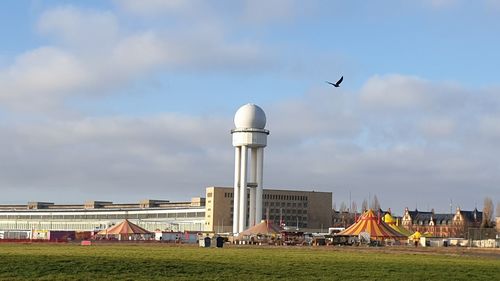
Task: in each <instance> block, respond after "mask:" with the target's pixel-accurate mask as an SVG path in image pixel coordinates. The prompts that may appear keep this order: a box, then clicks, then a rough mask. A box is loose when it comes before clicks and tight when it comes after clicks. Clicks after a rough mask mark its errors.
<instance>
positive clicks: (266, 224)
mask: <svg viewBox="0 0 500 281" xmlns="http://www.w3.org/2000/svg"><path fill="white" fill-rule="evenodd" d="M280 231H281V230H280V228H279V227H278V226H276V225H274V224H273V223H271V222H270V221H266V220H263V221H262V222H261V223H259V224H256V225H254V226H252V227H250V228H248V229H247V230H245V231H242V232H241V233H240V235H239V236H252V235H267V236H270V235H276V234H279V233H280Z"/></svg>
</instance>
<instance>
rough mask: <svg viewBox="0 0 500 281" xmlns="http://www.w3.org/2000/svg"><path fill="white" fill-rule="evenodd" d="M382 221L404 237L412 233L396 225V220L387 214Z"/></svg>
mask: <svg viewBox="0 0 500 281" xmlns="http://www.w3.org/2000/svg"><path fill="white" fill-rule="evenodd" d="M383 220H384V222H385V223H386V224H388V225H389V226H390V227H391V228H392V229H394V230H396V231H397V232H399V233H401V234H403V235H405V236H406V237H408V236H410V235H411V234H412V232H410V231H409V230H407V229H406V228H404V227H402V226H400V225H398V224H396V220H395V219H394V218H393V217H392V216H391V214H389V213H387V214H385V215H384V217H383Z"/></svg>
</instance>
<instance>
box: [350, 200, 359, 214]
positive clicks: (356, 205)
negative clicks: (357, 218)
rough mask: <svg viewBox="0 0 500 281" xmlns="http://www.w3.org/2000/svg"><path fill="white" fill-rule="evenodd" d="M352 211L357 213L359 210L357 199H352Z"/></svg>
mask: <svg viewBox="0 0 500 281" xmlns="http://www.w3.org/2000/svg"><path fill="white" fill-rule="evenodd" d="M350 212H351V213H357V212H358V204H356V202H355V201H352V202H351V210H350Z"/></svg>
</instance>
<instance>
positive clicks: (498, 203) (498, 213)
mask: <svg viewBox="0 0 500 281" xmlns="http://www.w3.org/2000/svg"><path fill="white" fill-rule="evenodd" d="M497 217H500V202H497Z"/></svg>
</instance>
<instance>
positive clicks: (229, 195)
mask: <svg viewBox="0 0 500 281" xmlns="http://www.w3.org/2000/svg"><path fill="white" fill-rule="evenodd" d="M209 194H210V196H211V193H209ZM248 196H250V195H248ZM224 197H225V198H233V193H232V192H224ZM262 197H263V199H267V200H287V201H307V199H308V198H307V196H302V195H282V194H264V195H263V196H262Z"/></svg>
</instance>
